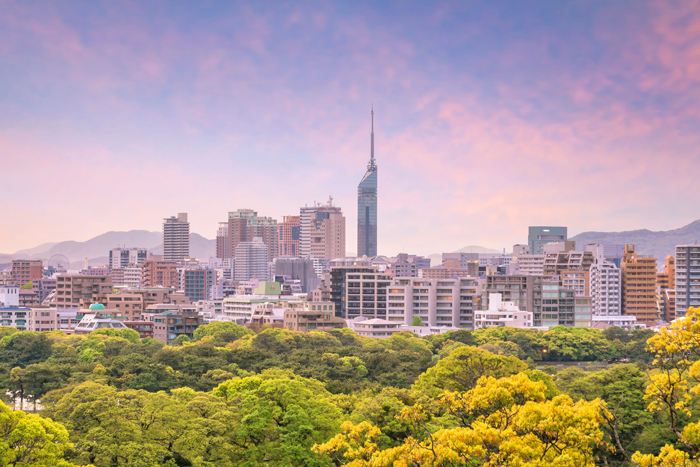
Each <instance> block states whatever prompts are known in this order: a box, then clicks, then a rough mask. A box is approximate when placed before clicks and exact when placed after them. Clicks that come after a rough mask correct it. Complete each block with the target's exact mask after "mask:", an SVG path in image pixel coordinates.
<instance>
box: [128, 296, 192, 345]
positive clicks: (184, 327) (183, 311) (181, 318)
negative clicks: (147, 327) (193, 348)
mask: <svg viewBox="0 0 700 467" xmlns="http://www.w3.org/2000/svg"><path fill="white" fill-rule="evenodd" d="M142 321H148V322H151V323H153V338H154V339H156V340H158V341H160V342H162V343H164V344H172V342H173V341H174V340H175V339H177V337H178V336H180V335H185V336H187V337H189V338H190V339H192V338H193V337H194V331H195V329H197V328H198V327H199V326H201V325H202V324H203V318H202V317H201V316H200V315H199V313H197V309H196V307H195V306H192V305H173V304H170V305H167V304H162V305H151V306H149V307H148V308H147V309H146V311H145V312H144V314H143V319H142Z"/></svg>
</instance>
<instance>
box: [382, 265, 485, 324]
mask: <svg viewBox="0 0 700 467" xmlns="http://www.w3.org/2000/svg"><path fill="white" fill-rule="evenodd" d="M481 284H482V281H481V280H479V279H477V278H457V279H421V278H401V277H400V278H395V279H394V280H393V281H392V283H391V284H390V285H389V286H388V287H387V309H388V311H387V315H386V319H387V320H389V321H400V322H401V323H402V324H405V325H407V326H410V325H411V324H412V323H413V318H415V317H419V318H420V319H421V321H422V323H423V324H424V325H426V326H452V327H455V328H467V329H473V328H474V313H475V312H476V311H477V310H479V308H480V307H481Z"/></svg>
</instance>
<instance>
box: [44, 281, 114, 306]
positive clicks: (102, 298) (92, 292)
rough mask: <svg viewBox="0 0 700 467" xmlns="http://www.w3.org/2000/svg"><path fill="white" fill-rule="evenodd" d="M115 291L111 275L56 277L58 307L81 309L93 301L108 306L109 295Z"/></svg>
mask: <svg viewBox="0 0 700 467" xmlns="http://www.w3.org/2000/svg"><path fill="white" fill-rule="evenodd" d="M113 292H114V289H113V288H112V278H111V277H110V276H81V275H79V274H66V275H59V276H58V277H56V308H57V309H59V310H61V309H80V308H87V307H89V306H90V305H91V304H92V303H101V304H102V305H105V306H106V305H107V297H108V296H109V295H112V293H113Z"/></svg>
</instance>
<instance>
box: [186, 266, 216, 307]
mask: <svg viewBox="0 0 700 467" xmlns="http://www.w3.org/2000/svg"><path fill="white" fill-rule="evenodd" d="M181 274H182V280H181V283H182V289H183V290H184V292H185V295H186V296H187V298H189V299H190V302H192V303H194V302H198V301H200V300H211V299H212V292H213V290H214V287H215V286H216V284H217V278H216V271H215V270H213V269H207V268H198V269H183V270H182V271H181Z"/></svg>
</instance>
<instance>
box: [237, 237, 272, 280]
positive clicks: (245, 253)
mask: <svg viewBox="0 0 700 467" xmlns="http://www.w3.org/2000/svg"><path fill="white" fill-rule="evenodd" d="M268 257H269V249H268V246H267V245H265V243H263V239H262V238H260V237H255V238H253V241H251V242H241V243H239V244H238V245H236V269H235V274H234V276H235V277H234V278H235V280H237V281H249V280H251V279H253V278H256V279H258V280H260V281H266V280H267V279H268V277H267V272H268V271H267V260H268Z"/></svg>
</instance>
